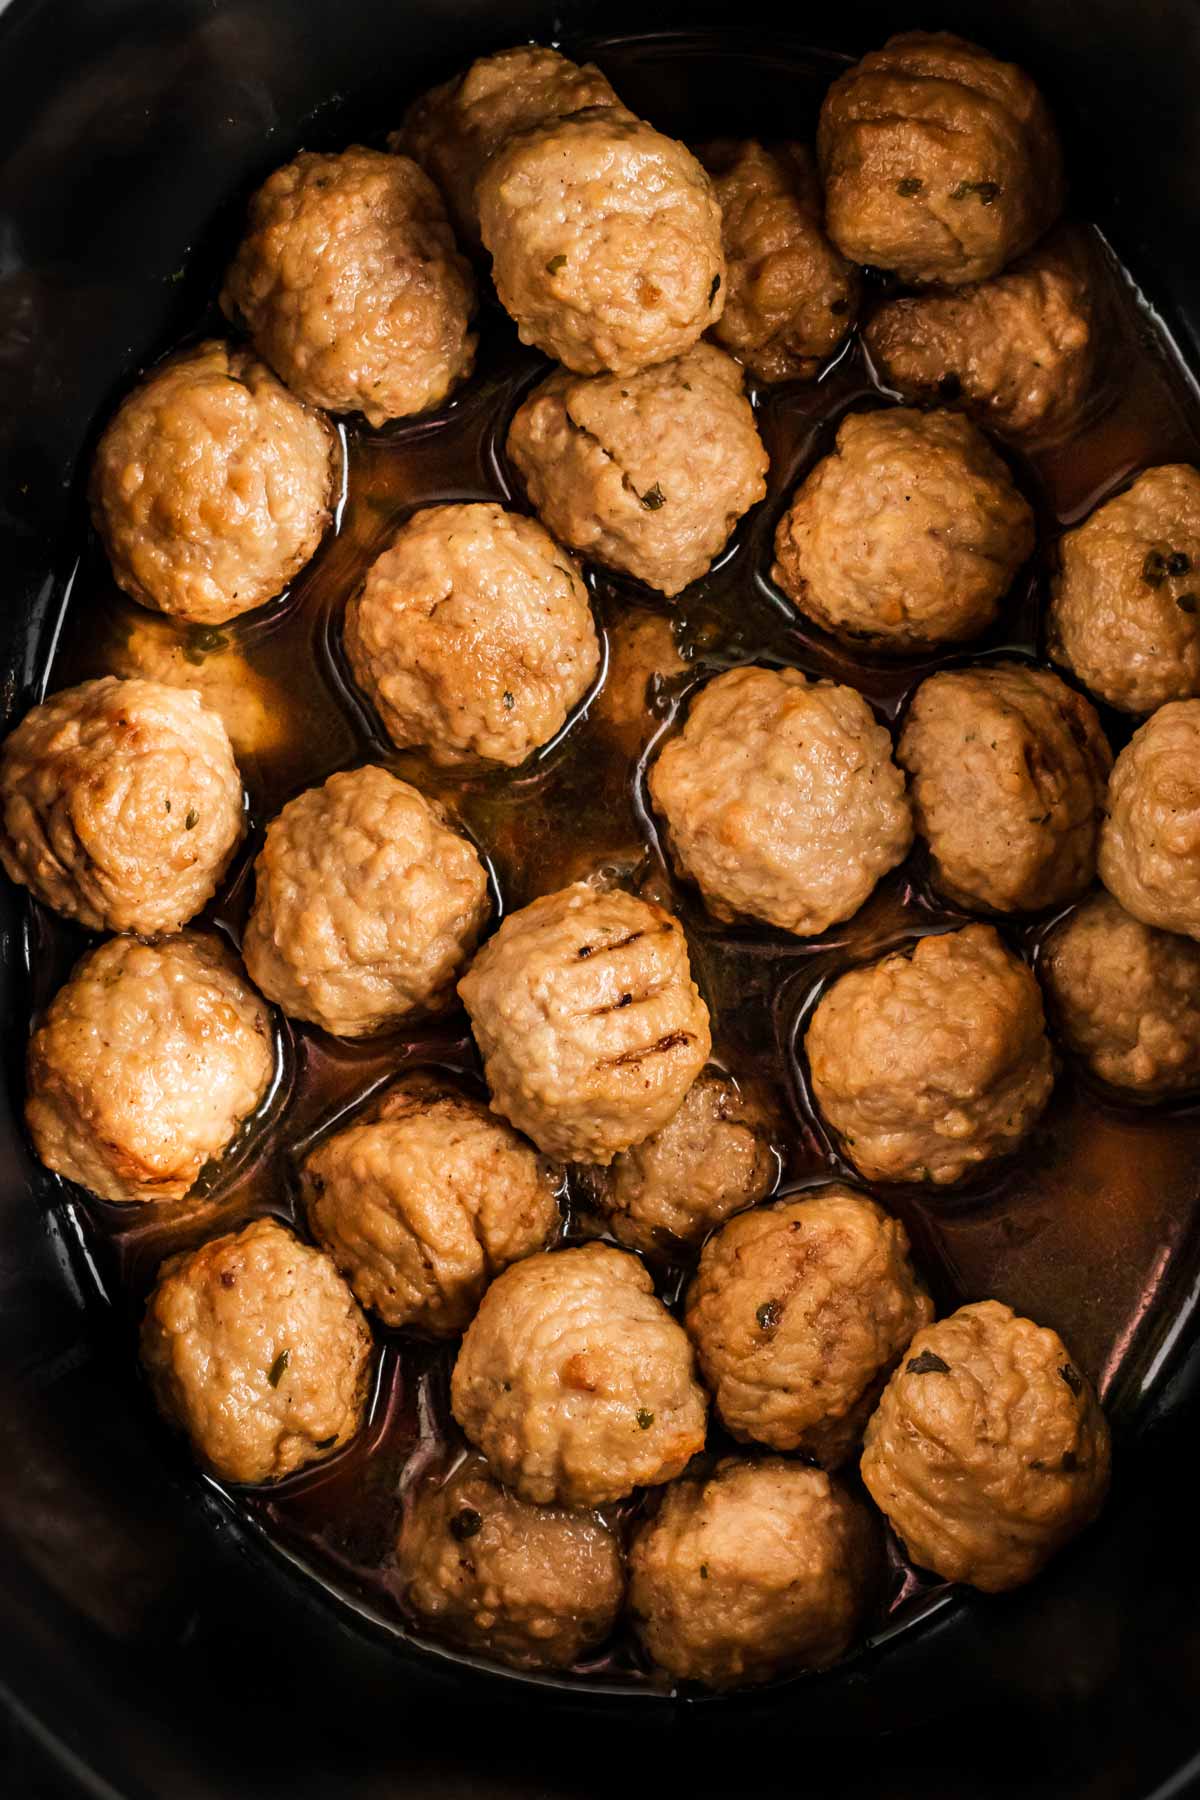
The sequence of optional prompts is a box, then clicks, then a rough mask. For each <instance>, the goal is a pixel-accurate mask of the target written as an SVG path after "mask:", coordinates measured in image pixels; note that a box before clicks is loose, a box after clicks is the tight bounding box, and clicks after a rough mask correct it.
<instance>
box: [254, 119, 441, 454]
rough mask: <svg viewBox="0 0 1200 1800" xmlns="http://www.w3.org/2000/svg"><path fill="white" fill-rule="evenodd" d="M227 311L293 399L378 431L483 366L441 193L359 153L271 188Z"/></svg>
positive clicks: (293, 170)
mask: <svg viewBox="0 0 1200 1800" xmlns="http://www.w3.org/2000/svg"><path fill="white" fill-rule="evenodd" d="M221 306H222V309H223V310H224V312H225V313H226V315H227V316H228V317H229V318H231V319H236V320H238V321H240V322H241V323H243V324H244V325H245V326H246V328H247V330H248V331H249V332H250V335H251V337H252V338H253V339H254V346H255V348H256V350H257V351H258V353H259V355H260V356H262V357H264V358H265V359H266V361H267V362H269V363H270V365H271V367H272V368H273V369H274V370H275V372H276V373H277V374H278V375H279V376H280V377H281V378H282V379H283V380H284V381H286V382H287V385H288V386H289V387H290V388H291V389H292V391H293V393H296V394H299V396H300V398H301V399H302V400H307V401H309V402H310V403H311V404H312V405H313V406H323V407H325V408H327V410H328V411H330V412H338V413H344V412H361V413H363V414H364V415H365V416H366V418H367V420H368V422H369V423H370V424H372V425H383V424H385V423H386V421H387V420H388V419H401V418H405V417H407V416H408V415H409V414H410V413H419V412H424V411H426V410H427V408H429V407H432V406H438V405H440V403H441V402H442V401H443V400H444V399H445V398H446V396H447V394H448V393H449V392H450V390H451V389H452V388H453V387H455V386H456V385H457V384H458V383H459V382H460V381H462V380H463V378H464V377H465V376H467V375H469V374H470V372H471V367H472V364H473V363H474V360H475V343H476V338H475V333H474V332H473V331H472V330H471V329H470V321H471V314H472V312H473V311H474V307H475V282H474V279H473V277H472V275H471V271H470V268H469V267H468V265H467V263H466V261H465V260H464V259H463V257H461V256H460V255H459V253H458V251H457V250H456V249H455V247H454V235H453V233H452V232H451V230H450V225H449V223H448V221H447V218H446V212H445V208H444V207H443V205H442V201H441V197H440V195H439V194H438V191H437V189H436V188H435V187H434V185H433V183H432V181H430V179H429V177H428V175H426V174H425V172H424V170H423V169H419V168H418V167H417V165H416V163H415V162H411V161H410V160H409V158H408V157H407V156H388V155H386V154H385V153H384V152H383V151H382V150H366V149H364V148H363V146H362V145H361V144H356V145H353V146H352V147H351V148H350V149H349V150H343V151H341V152H340V153H339V154H338V155H335V156H326V155H318V154H316V153H315V152H313V151H308V150H305V151H302V152H301V154H300V155H299V156H297V157H295V158H294V159H293V160H292V161H291V162H290V163H285V164H284V166H283V168H281V169H276V171H275V173H274V174H273V175H272V176H270V177H269V178H268V179H267V180H266V181H265V182H264V183H263V185H262V187H261V188H259V190H258V192H257V193H256V194H255V196H254V198H253V200H252V201H251V202H250V215H249V223H248V226H247V230H246V235H245V237H244V238H243V239H242V243H241V247H240V249H239V250H238V253H237V256H236V257H235V258H234V261H233V263H232V265H231V267H230V269H229V272H228V274H227V275H226V277H225V287H224V290H223V291H222V294H221Z"/></svg>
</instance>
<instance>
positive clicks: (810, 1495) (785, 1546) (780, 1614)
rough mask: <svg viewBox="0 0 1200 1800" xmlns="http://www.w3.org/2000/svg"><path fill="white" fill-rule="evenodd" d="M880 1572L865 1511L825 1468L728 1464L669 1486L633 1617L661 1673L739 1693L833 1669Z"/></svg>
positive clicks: (632, 1584)
mask: <svg viewBox="0 0 1200 1800" xmlns="http://www.w3.org/2000/svg"><path fill="white" fill-rule="evenodd" d="M880 1567H881V1556H880V1545H879V1533H878V1530H877V1529H876V1526H875V1522H874V1520H873V1519H872V1517H871V1515H870V1513H869V1512H868V1511H867V1509H866V1507H865V1506H863V1505H862V1503H861V1502H860V1501H857V1500H854V1499H852V1498H851V1496H850V1495H849V1494H848V1493H847V1492H846V1491H845V1489H844V1488H842V1487H839V1486H838V1485H837V1484H836V1483H834V1482H832V1481H830V1479H829V1477H828V1475H826V1474H824V1473H823V1471H822V1470H820V1469H807V1468H805V1467H804V1466H803V1465H802V1464H800V1463H793V1462H785V1461H784V1460H783V1459H782V1457H778V1456H766V1457H762V1458H760V1459H758V1460H756V1461H753V1462H751V1461H749V1460H746V1459H744V1458H741V1457H733V1456H731V1457H726V1458H725V1459H724V1460H723V1461H722V1462H719V1463H718V1464H717V1466H716V1469H715V1471H714V1472H713V1474H712V1475H710V1476H708V1477H707V1478H706V1477H705V1476H703V1475H689V1476H686V1477H685V1478H684V1479H683V1480H682V1481H676V1482H674V1483H672V1485H671V1486H670V1487H669V1488H668V1489H667V1491H666V1494H665V1495H664V1496H663V1502H662V1505H661V1506H660V1507H659V1509H658V1511H657V1513H655V1515H654V1517H653V1518H651V1519H649V1520H647V1521H646V1523H645V1524H644V1525H642V1526H640V1527H639V1529H638V1531H637V1534H636V1536H635V1537H634V1540H633V1545H632V1548H631V1550H630V1555H629V1606H630V1612H631V1614H632V1617H633V1622H634V1627H635V1629H636V1631H637V1634H638V1637H639V1638H640V1639H641V1641H642V1644H643V1646H644V1647H645V1649H646V1651H647V1653H648V1654H649V1655H650V1656H651V1657H652V1658H653V1660H654V1661H655V1662H656V1663H658V1664H659V1665H660V1666H661V1667H662V1668H664V1669H667V1670H668V1671H669V1672H670V1673H671V1674H672V1675H675V1676H677V1677H678V1678H679V1679H680V1680H681V1681H699V1682H703V1683H704V1685H705V1686H706V1687H713V1688H728V1687H737V1686H739V1685H741V1684H742V1683H749V1682H756V1681H769V1680H770V1679H771V1678H772V1677H773V1676H776V1675H784V1674H787V1673H788V1672H789V1671H798V1670H800V1669H821V1668H824V1667H825V1666H826V1665H827V1664H829V1663H832V1662H836V1661H837V1660H838V1658H839V1657H840V1656H843V1655H844V1654H845V1652H846V1651H847V1650H848V1649H849V1648H850V1645H851V1643H852V1642H853V1641H854V1637H855V1635H856V1633H857V1631H858V1629H859V1626H860V1625H861V1623H862V1620H863V1617H864V1615H865V1613H866V1611H867V1608H868V1606H869V1605H870V1603H871V1601H872V1599H873V1597H874V1594H875V1591H876V1588H877V1585H878V1579H879V1572H880Z"/></svg>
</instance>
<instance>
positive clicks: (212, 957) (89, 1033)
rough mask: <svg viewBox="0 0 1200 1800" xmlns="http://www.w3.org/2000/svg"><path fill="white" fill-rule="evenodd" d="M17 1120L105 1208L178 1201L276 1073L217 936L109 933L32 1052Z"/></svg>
mask: <svg viewBox="0 0 1200 1800" xmlns="http://www.w3.org/2000/svg"><path fill="white" fill-rule="evenodd" d="M28 1067H29V1092H28V1098H27V1099H26V1102H25V1118H26V1121H27V1123H28V1125H29V1132H30V1136H31V1137H32V1138H33V1143H34V1148H35V1149H36V1151H37V1153H38V1155H39V1157H40V1158H41V1160H42V1161H43V1162H44V1163H45V1165H46V1167H47V1168H48V1169H53V1170H54V1171H55V1173H56V1174H59V1175H65V1176H67V1178H68V1179H69V1180H71V1181H77V1182H78V1183H79V1184H80V1186H81V1187H85V1188H90V1189H91V1191H92V1193H93V1194H99V1195H100V1197H101V1199H103V1200H178V1199H180V1198H181V1197H182V1196H183V1195H184V1194H186V1193H187V1191H188V1189H189V1188H190V1187H191V1186H192V1183H193V1182H194V1181H195V1179H196V1177H197V1175H199V1173H200V1171H201V1169H202V1168H203V1167H204V1165H205V1163H206V1162H208V1161H210V1160H215V1159H217V1158H219V1157H220V1156H221V1155H222V1153H223V1152H224V1151H225V1150H226V1149H227V1148H228V1146H229V1144H230V1143H231V1142H232V1140H233V1138H234V1137H235V1135H236V1133H237V1130H238V1127H239V1126H240V1124H241V1122H242V1120H243V1119H245V1118H247V1117H248V1116H249V1114H250V1113H252V1112H254V1111H255V1109H256V1108H257V1106H258V1104H259V1102H260V1101H261V1100H262V1097H263V1095H264V1094H265V1093H266V1091H267V1088H268V1087H269V1086H270V1083H271V1077H272V1075H273V1074H274V1072H275V1050H274V1046H273V1044H272V1041H271V1028H270V1019H269V1017H268V1014H267V1009H266V1007H265V1006H264V1005H263V1003H262V1001H261V1000H260V999H259V997H258V995H257V994H256V993H255V992H254V990H253V989H252V988H251V987H250V985H249V983H248V982H247V981H246V980H245V978H244V977H243V975H242V971H241V968H240V966H239V964H238V961H237V958H236V957H235V956H234V955H233V953H232V951H230V950H228V949H226V947H225V946H224V945H223V944H222V943H221V941H220V940H219V939H218V938H215V937H210V936H208V935H207V934H205V935H201V934H200V933H198V932H194V931H187V932H184V933H183V934H182V935H181V936H179V937H172V938H164V939H163V940H162V941H161V942H159V943H157V944H143V943H140V942H139V941H138V940H137V938H131V937H117V938H110V939H109V940H108V942H107V943H103V944H101V945H100V946H99V947H98V948H97V949H95V950H92V951H89V953H88V954H87V955H86V956H85V957H83V959H82V960H81V961H80V962H79V963H78V964H77V965H76V967H75V969H74V971H73V972H72V974H71V978H70V980H69V981H68V982H67V983H66V985H65V987H62V988H60V989H59V991H58V993H57V994H56V995H55V997H54V999H53V1000H52V1001H51V1003H50V1006H49V1007H48V1009H47V1011H46V1013H45V1015H44V1017H43V1018H42V1019H41V1021H40V1022H39V1024H38V1025H37V1028H36V1029H35V1031H34V1033H33V1036H32V1038H31V1039H30V1044H29V1058H28Z"/></svg>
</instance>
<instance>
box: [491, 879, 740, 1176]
mask: <svg viewBox="0 0 1200 1800" xmlns="http://www.w3.org/2000/svg"><path fill="white" fill-rule="evenodd" d="M458 991H459V994H460V996H461V998H462V1001H463V1004H464V1005H465V1006H466V1009H467V1011H468V1013H469V1014H470V1016H471V1025H472V1028H473V1030H474V1033H475V1041H476V1043H477V1044H478V1046H479V1051H480V1054H481V1056H482V1057H483V1067H484V1074H485V1075H486V1077H487V1084H488V1087H489V1088H490V1089H491V1095H492V1110H493V1111H494V1112H498V1113H500V1114H502V1115H503V1117H504V1118H506V1119H508V1120H509V1121H510V1122H511V1123H512V1124H513V1125H515V1126H516V1127H517V1130H518V1131H523V1132H524V1133H525V1135H526V1136H527V1137H530V1138H532V1139H533V1141H534V1143H535V1144H536V1145H537V1146H538V1148H539V1150H543V1151H545V1153H546V1154H547V1155H548V1156H557V1157H562V1158H564V1159H566V1160H571V1161H584V1162H597V1163H609V1162H611V1161H612V1159H613V1157H614V1156H616V1155H617V1154H618V1152H619V1151H621V1150H628V1149H629V1147H630V1146H631V1145H632V1144H640V1143H641V1142H642V1140H643V1139H644V1138H648V1137H649V1136H650V1134H651V1132H654V1131H658V1130H660V1129H661V1127H662V1126H664V1125H665V1124H666V1123H667V1120H668V1119H670V1118H671V1117H672V1115H673V1114H674V1113H675V1112H676V1111H677V1110H678V1108H679V1106H680V1104H681V1102H682V1100H683V1097H684V1095H685V1094H686V1093H687V1091H688V1089H689V1088H690V1087H691V1085H692V1082H693V1081H694V1080H695V1078H696V1076H697V1075H698V1074H699V1073H700V1070H701V1069H702V1068H703V1067H704V1064H705V1063H706V1061H707V1060H708V1053H709V1050H710V1049H711V1047H712V1039H711V1036H710V1033H709V1026H708V1009H707V1007H706V1006H705V1004H704V1002H703V1000H702V999H701V998H700V994H699V991H698V990H697V987H696V984H695V982H694V981H693V980H692V972H691V968H690V966H689V963H688V950H687V940H686V939H685V937H684V935H683V929H682V927H681V926H680V924H679V921H678V920H677V919H673V918H672V917H671V915H670V913H667V912H664V911H663V909H662V907H661V906H653V905H651V904H650V903H649V902H648V901H645V900H638V899H635V898H634V896H633V895H632V894H626V893H623V892H622V891H621V890H620V889H618V888H612V889H609V890H607V891H605V890H601V889H597V888H593V887H590V886H589V885H588V884H587V883H586V882H583V881H577V882H575V883H574V884H573V885H572V886H571V887H567V888H562V889H560V890H559V892H558V893H555V894H543V895H542V897H541V898H540V899H538V900H534V901H533V902H532V904H531V905H529V906H525V907H522V908H521V910H520V912H515V913H511V914H510V915H509V917H508V918H507V919H505V921H504V923H503V924H502V925H501V927H500V929H499V931H498V932H497V933H496V935H495V937H493V938H491V939H489V941H488V942H487V943H486V944H485V945H484V947H483V949H482V950H481V951H480V952H479V955H478V956H477V957H476V958H475V961H474V962H473V963H472V965H471V967H470V969H469V970H468V972H467V974H466V975H465V976H464V977H463V979H462V980H461V981H460V982H459V984H458Z"/></svg>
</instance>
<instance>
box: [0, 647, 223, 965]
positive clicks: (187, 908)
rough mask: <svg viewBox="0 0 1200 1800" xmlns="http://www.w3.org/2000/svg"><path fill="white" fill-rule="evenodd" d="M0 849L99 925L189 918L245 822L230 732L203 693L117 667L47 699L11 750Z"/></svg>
mask: <svg viewBox="0 0 1200 1800" xmlns="http://www.w3.org/2000/svg"><path fill="white" fill-rule="evenodd" d="M0 806H2V808H3V813H2V817H0V862H2V863H3V864H4V869H5V873H6V874H7V875H8V877H9V879H10V880H12V881H18V882H20V883H21V885H22V886H23V887H27V888H29V890H30V891H31V893H33V894H34V896H35V897H36V898H37V899H38V900H41V901H42V902H43V903H44V904H45V905H46V906H49V907H52V908H53V909H54V911H55V912H60V913H65V914H66V916H67V917H68V918H70V919H78V921H79V923H80V924H81V925H84V926H86V927H87V929H88V930H89V931H137V932H140V933H141V934H142V935H143V936H146V937H151V936H153V935H154V934H155V933H156V932H160V931H178V929H179V927H180V926H181V925H185V924H186V923H187V921H188V920H189V919H190V918H192V917H194V915H195V914H196V913H198V912H199V911H200V909H201V907H203V906H204V905H205V904H206V903H207V902H208V901H209V900H211V898H212V896H213V894H214V893H215V892H216V890H217V885H218V883H219V882H220V880H221V877H222V876H223V875H224V873H225V871H226V869H227V868H228V866H229V863H230V861H231V859H232V857H233V853H234V851H235V850H236V849H237V846H238V844H239V843H240V842H241V838H242V833H243V831H244V830H245V818H244V813H243V805H242V780H241V776H240V775H239V774H238V770H237V764H236V763H235V762H234V760H233V751H232V749H231V748H230V743H229V736H228V733H227V732H226V730H225V727H224V725H223V724H222V723H221V721H220V719H219V718H218V716H217V714H216V713H215V712H211V711H210V710H209V708H208V707H206V706H205V705H204V704H203V703H202V701H201V698H200V695H199V694H198V693H196V692H194V691H192V690H189V689H186V688H174V687H167V686H166V685H165V684H164V683H162V682H159V681H137V680H132V681H121V680H118V679H117V677H116V676H113V675H106V676H103V677H102V678H101V679H100V680H99V681H85V682H83V683H81V685H80V686H79V687H73V688H64V689H63V691H62V692H61V693H58V694H53V695H51V697H50V699H49V700H47V701H45V702H44V703H43V704H42V705H41V706H35V707H34V709H33V711H32V712H29V713H26V715H25V717H24V719H22V721H21V723H20V724H19V725H18V726H17V728H16V730H15V731H13V732H11V733H10V734H9V736H8V737H7V738H6V739H5V742H4V746H3V749H2V750H0Z"/></svg>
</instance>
